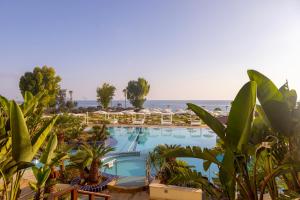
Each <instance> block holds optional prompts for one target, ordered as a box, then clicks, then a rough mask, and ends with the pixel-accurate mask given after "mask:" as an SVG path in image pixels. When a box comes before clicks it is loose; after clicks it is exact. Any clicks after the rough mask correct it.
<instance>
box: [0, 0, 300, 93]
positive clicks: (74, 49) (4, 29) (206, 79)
mask: <svg viewBox="0 0 300 200" xmlns="http://www.w3.org/2000/svg"><path fill="white" fill-rule="evenodd" d="M45 64H46V65H48V66H53V67H55V69H56V71H57V73H58V74H59V75H60V76H61V77H62V79H63V80H62V87H63V88H67V89H72V90H73V91H74V96H75V98H76V99H95V98H96V97H95V95H96V92H95V91H96V87H97V86H98V85H100V84H102V83H103V82H109V83H111V84H114V85H115V86H116V87H117V94H116V97H115V99H122V98H123V96H122V89H123V88H125V87H126V84H127V82H128V81H129V80H131V79H136V78H137V77H139V76H141V77H144V78H146V79H147V80H148V81H149V82H150V84H151V91H150V94H149V96H148V99H232V98H233V97H234V96H235V94H236V92H237V91H238V89H239V88H240V87H241V86H242V84H243V83H245V82H246V81H247V74H246V69H248V68H254V69H258V70H260V71H261V72H263V73H265V74H267V75H268V76H269V77H271V78H272V79H274V80H275V83H276V84H278V85H281V84H282V83H284V81H285V79H289V82H290V85H291V87H293V88H295V89H297V90H298V92H299V93H300V78H299V75H300V1H297V0H295V1H292V0H291V1H289V0H285V1H282V0H280V1H279V0H270V1H264V0H257V1H254V0H253V1H237V0H234V1H225V0H219V1H216V0H212V1H211V0H206V1H204V0H203V1H201V0H151V1H149V0H95V1H86V0H82V1H77V0H63V1H62V0H57V1H54V0H51V1H38V0H36V1H31V0H26V1H0V94H2V95H5V96H8V97H10V98H18V99H20V93H19V88H18V81H19V77H20V76H21V75H22V74H23V73H24V72H26V71H31V70H32V69H33V67H35V66H42V65H45Z"/></svg>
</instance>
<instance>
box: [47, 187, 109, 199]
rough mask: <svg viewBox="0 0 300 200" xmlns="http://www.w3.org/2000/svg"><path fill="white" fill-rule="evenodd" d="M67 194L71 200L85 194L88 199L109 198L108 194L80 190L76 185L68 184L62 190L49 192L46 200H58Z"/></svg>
mask: <svg viewBox="0 0 300 200" xmlns="http://www.w3.org/2000/svg"><path fill="white" fill-rule="evenodd" d="M68 194H70V195H71V200H77V199H78V196H79V195H86V196H88V197H89V198H88V199H89V200H95V198H96V197H102V198H103V199H104V200H111V196H110V195H108V194H103V193H96V192H87V191H82V190H78V188H77V187H76V186H70V187H68V188H66V189H64V190H62V191H59V192H55V193H51V194H50V195H49V197H48V200H58V199H59V198H60V197H63V196H64V195H68Z"/></svg>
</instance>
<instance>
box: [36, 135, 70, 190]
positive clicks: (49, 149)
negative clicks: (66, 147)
mask: <svg viewBox="0 0 300 200" xmlns="http://www.w3.org/2000/svg"><path fill="white" fill-rule="evenodd" d="M57 145H58V140H57V136H56V135H55V134H53V135H51V136H50V138H49V140H48V143H47V146H46V148H45V149H44V150H43V152H42V154H41V157H40V162H41V163H42V164H43V165H44V167H45V168H47V169H50V174H49V178H48V179H47V184H46V192H53V191H54V190H55V188H54V185H55V184H56V179H57V178H58V173H57V171H56V166H57V165H59V164H60V165H61V164H63V162H64V160H66V159H67V158H68V154H67V153H66V152H62V151H59V150H58V149H57ZM61 173H63V172H62V171H61Z"/></svg>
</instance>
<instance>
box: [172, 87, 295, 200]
mask: <svg viewBox="0 0 300 200" xmlns="http://www.w3.org/2000/svg"><path fill="white" fill-rule="evenodd" d="M256 89H257V84H256V82H254V81H250V82H248V83H246V84H245V85H244V86H243V87H242V89H241V90H240V91H239V93H238V94H237V96H236V98H235V99H234V101H233V103H232V107H231V110H230V113H229V117H228V124H227V127H225V126H224V125H223V124H222V123H220V122H219V121H218V120H217V119H216V118H215V117H213V116H212V115H211V114H210V113H208V112H207V111H206V110H205V109H202V108H201V107H198V106H197V105H194V104H188V108H189V109H191V110H192V111H194V112H195V113H196V115H198V116H199V118H200V119H202V120H203V121H204V122H205V123H206V124H207V125H208V126H209V127H210V128H211V129H212V130H213V131H214V132H215V133H216V134H217V135H218V137H219V138H220V139H219V140H220V147H215V148H213V149H203V150H202V149H201V148H200V147H186V148H181V149H177V150H173V152H172V151H170V152H169V155H168V156H171V157H175V156H176V157H195V158H199V159H203V160H204V163H203V167H204V169H206V170H207V169H208V168H209V167H210V165H211V164H212V163H214V164H216V165H217V166H218V168H219V180H220V183H221V185H216V184H214V183H209V182H208V181H206V182H202V181H203V178H201V177H200V179H199V176H195V181H197V180H198V181H199V184H201V185H202V189H204V190H206V191H207V192H208V193H209V194H211V192H214V193H213V194H211V195H212V196H214V197H218V195H220V192H219V191H218V190H221V191H222V194H223V196H224V197H225V198H227V199H236V198H237V195H238V196H240V197H241V198H245V199H263V194H264V192H265V190H266V188H267V190H268V192H269V194H270V195H271V197H272V198H273V199H276V198H277V197H278V196H279V194H278V187H277V185H276V177H277V178H279V177H280V176H281V175H282V174H283V173H287V172H288V173H290V171H291V170H292V169H293V168H299V167H300V165H299V163H298V164H297V163H296V162H290V161H289V160H287V161H284V160H282V161H283V162H281V163H277V165H270V164H271V163H273V160H274V156H276V155H277V156H278V155H280V153H282V152H280V151H279V150H282V149H281V148H279V147H280V144H279V143H278V142H277V141H276V140H274V139H273V138H272V137H269V138H268V137H267V138H264V142H262V143H258V144H256V145H255V144H253V143H251V138H252V136H253V134H254V133H256V134H261V132H259V131H256V132H254V131H253V129H254V127H255V126H256V125H257V123H256V122H254V121H255V120H254V114H255V108H256ZM259 117H261V115H258V114H256V115H255V118H259ZM256 130H257V129H256ZM276 153H277V154H276ZM220 157H222V159H220ZM251 165H252V169H250V166H251ZM259 169H263V170H264V173H265V176H264V177H263V178H262V179H259V177H258V175H259ZM187 177H189V178H191V177H192V176H187ZM179 178H180V177H179ZM181 178H182V176H181ZM258 191H260V192H258Z"/></svg>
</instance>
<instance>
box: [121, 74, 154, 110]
mask: <svg viewBox="0 0 300 200" xmlns="http://www.w3.org/2000/svg"><path fill="white" fill-rule="evenodd" d="M126 90H127V99H128V100H129V101H130V103H131V105H133V106H134V107H135V108H138V109H141V108H143V105H144V102H145V101H146V98H145V97H146V96H147V95H148V93H149V91H150V85H149V84H148V82H147V81H146V80H145V79H143V78H138V80H137V81H134V80H132V81H129V82H128V86H127V88H126Z"/></svg>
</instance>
